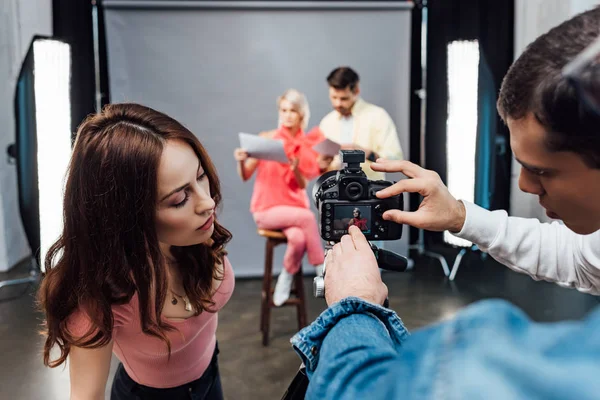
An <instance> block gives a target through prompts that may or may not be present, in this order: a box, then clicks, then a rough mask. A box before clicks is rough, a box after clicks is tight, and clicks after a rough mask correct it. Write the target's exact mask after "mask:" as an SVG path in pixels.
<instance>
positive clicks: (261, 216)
mask: <svg viewBox="0 0 600 400" xmlns="http://www.w3.org/2000/svg"><path fill="white" fill-rule="evenodd" d="M253 217H254V221H255V222H256V225H257V226H258V227H259V228H260V229H269V230H281V231H283V233H284V234H285V237H286V238H287V241H288V242H287V248H286V251H285V256H284V257H283V267H284V268H285V269H286V270H287V271H288V272H289V273H290V274H295V273H296V272H298V270H299V269H300V264H301V262H302V257H304V252H305V251H306V253H307V255H308V261H309V262H310V263H311V264H312V265H315V266H316V265H319V264H322V263H323V261H324V259H325V256H324V249H323V246H322V245H321V238H320V237H319V228H318V227H317V220H316V218H315V216H314V214H313V213H312V211H311V210H309V209H306V208H301V207H292V206H276V207H271V208H269V209H267V210H264V211H259V212H255V213H254V214H253Z"/></svg>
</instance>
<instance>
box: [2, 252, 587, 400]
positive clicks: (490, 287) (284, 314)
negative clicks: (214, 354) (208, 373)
mask: <svg viewBox="0 0 600 400" xmlns="http://www.w3.org/2000/svg"><path fill="white" fill-rule="evenodd" d="M444 251H445V252H447V253H448V260H449V261H452V260H453V256H454V255H455V251H454V250H453V249H445V250H444ZM23 272H26V269H24V268H15V269H14V270H13V271H11V272H9V273H5V274H0V280H2V279H7V278H9V277H11V276H15V275H19V274H23ZM383 278H384V281H385V282H386V284H387V285H388V288H389V293H390V305H391V307H392V308H393V309H394V310H396V311H397V312H398V314H399V315H400V317H401V318H402V320H403V321H404V323H405V324H406V326H407V327H408V328H409V329H411V330H415V329H418V328H420V327H423V326H425V325H428V324H431V323H434V322H437V321H441V320H444V319H446V318H451V317H452V316H453V315H454V314H455V313H456V312H458V311H459V310H460V309H461V308H463V307H465V306H466V305H468V304H469V303H472V302H474V301H477V300H480V299H486V298H503V299H507V300H509V301H511V302H513V303H514V304H516V305H517V306H519V307H521V308H522V309H523V310H524V311H525V312H526V313H528V314H529V315H530V316H531V318H533V319H535V320H538V321H558V320H563V319H575V318H581V317H582V316H584V315H585V314H586V313H587V312H588V311H589V310H590V309H592V308H593V307H595V306H596V305H597V304H598V300H597V299H596V298H595V297H593V296H589V295H584V294H581V293H578V292H577V291H575V290H571V289H563V288H559V287H557V286H556V285H553V284H550V283H545V282H535V281H533V280H532V279H530V278H529V277H527V276H524V275H520V274H517V273H515V272H512V271H510V270H508V269H507V268H505V267H502V266H501V265H499V264H498V263H496V262H495V261H494V260H492V259H490V258H487V259H485V260H482V259H481V257H480V255H479V254H471V255H469V256H467V257H465V258H464V259H463V264H462V266H461V268H460V270H459V272H458V275H457V277H456V280H455V281H454V282H449V281H448V280H447V278H445V277H444V275H443V273H442V269H441V267H440V265H439V262H437V261H434V260H430V259H427V258H415V268H414V269H413V270H412V271H411V272H408V273H390V272H386V273H384V274H383ZM305 279H306V283H305V285H306V289H307V290H308V289H309V288H311V287H312V284H311V281H312V277H306V278H305ZM24 290H26V291H25V293H24V294H23V295H20V294H21V293H23V291H24ZM260 290H261V281H260V280H258V279H246V280H242V279H240V280H238V281H237V283H236V290H235V293H234V295H233V297H232V299H231V301H230V302H229V303H228V304H227V306H226V307H225V308H224V309H223V310H222V311H221V312H220V314H219V329H218V333H217V337H218V340H219V347H220V349H221V354H220V359H219V364H220V370H221V376H222V381H223V389H224V392H225V397H226V398H227V399H260V400H268V399H280V398H281V396H282V395H283V393H284V392H285V390H286V388H287V386H288V385H289V383H290V382H291V380H292V378H293V377H294V375H295V373H296V371H297V369H298V367H299V365H300V360H299V358H298V357H297V355H296V354H295V352H294V351H293V350H292V348H291V346H290V343H289V339H290V337H291V336H292V335H293V334H294V333H295V331H296V315H295V311H294V309H293V308H283V309H276V310H274V311H273V313H272V322H271V343H270V345H269V346H268V347H263V346H262V344H261V334H260V332H259V329H258V328H259V314H260ZM34 292H35V288H34V287H30V288H24V287H20V288H16V287H11V288H3V289H2V290H0V354H1V355H2V361H1V362H0V399H2V400H9V399H10V400H13V399H18V400H21V399H23V400H38V399H40V400H41V399H44V400H59V399H61V400H63V399H68V397H69V373H68V368H65V367H59V368H56V369H49V368H46V367H44V366H43V364H42V358H41V345H42V341H43V340H42V337H41V336H40V335H39V334H38V332H39V329H40V324H41V322H42V316H41V314H40V313H39V312H37V311H36V310H35V304H34V300H33V294H34ZM308 298H309V301H308V317H309V320H310V321H312V320H314V319H315V318H316V317H317V316H318V315H319V313H320V312H321V311H322V310H324V309H325V302H324V301H323V300H320V299H315V298H313V297H312V296H309V297H308ZM116 366H117V361H116V359H114V357H113V362H112V366H111V378H110V381H109V385H108V386H107V396H106V398H107V399H108V398H109V396H108V392H109V388H110V383H111V382H112V375H113V373H114V371H115V369H116Z"/></svg>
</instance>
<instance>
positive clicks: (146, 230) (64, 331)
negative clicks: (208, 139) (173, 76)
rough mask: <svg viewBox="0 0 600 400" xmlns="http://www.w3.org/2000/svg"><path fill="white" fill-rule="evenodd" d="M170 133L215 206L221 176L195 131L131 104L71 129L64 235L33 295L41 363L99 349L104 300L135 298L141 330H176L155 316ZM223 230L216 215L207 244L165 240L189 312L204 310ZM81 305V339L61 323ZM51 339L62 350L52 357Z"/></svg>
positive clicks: (109, 319) (108, 321) (162, 289)
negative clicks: (163, 166) (194, 164)
mask: <svg viewBox="0 0 600 400" xmlns="http://www.w3.org/2000/svg"><path fill="white" fill-rule="evenodd" d="M168 140H180V141H182V142H185V143H187V144H188V145H190V147H191V148H192V149H193V150H194V152H195V153H196V155H197V156H198V158H199V160H200V163H201V165H202V167H203V168H204V171H205V172H206V174H207V177H208V180H209V184H210V192H211V195H212V196H213V199H214V201H215V203H216V205H217V206H218V205H219V203H220V201H221V192H220V185H219V179H218V177H217V173H216V171H215V167H214V166H213V164H212V162H211V160H210V157H209V156H208V154H207V153H206V150H205V149H204V148H203V147H202V145H201V144H200V142H199V141H198V139H197V138H196V137H195V136H194V135H193V134H192V133H191V132H190V131H189V130H188V129H186V128H185V127H184V126H182V125H181V124H180V123H179V122H177V121H175V120H174V119H173V118H171V117H169V116H167V115H165V114H163V113H160V112H158V111H155V110H153V109H151V108H148V107H144V106H141V105H138V104H113V105H109V106H107V107H106V108H104V110H103V111H102V113H100V114H97V115H91V116H89V117H88V118H87V119H86V120H85V121H84V122H83V123H82V124H81V126H80V127H79V130H78V132H77V139H76V142H75V147H74V149H73V155H72V157H71V162H70V165H69V170H68V175H67V182H66V188H65V196H64V228H63V232H62V235H61V236H60V238H59V239H58V241H57V242H56V243H54V245H53V246H52V247H51V248H50V250H49V251H48V255H47V257H46V260H45V267H46V275H45V277H44V279H43V280H42V283H41V287H40V290H39V293H38V300H39V303H40V306H41V308H42V310H43V311H44V312H45V314H46V325H45V331H44V333H45V334H46V335H47V338H46V343H45V346H44V364H45V365H48V366H51V367H56V366H58V365H60V364H62V363H63V362H64V361H65V360H66V358H67V356H68V355H69V351H70V348H71V346H78V347H83V348H98V347H101V346H104V345H106V344H108V343H109V341H110V340H111V336H112V331H113V323H114V320H113V314H112V310H111V306H113V305H116V304H124V303H128V302H129V301H130V299H131V298H132V296H133V295H134V293H137V294H138V296H139V313H140V320H141V328H142V331H143V332H144V333H146V334H148V335H151V336H155V337H158V338H160V339H162V340H163V341H164V342H165V343H166V345H167V348H168V350H169V353H170V350H171V346H170V342H169V340H168V338H167V336H166V332H167V331H170V330H174V329H175V328H174V327H173V326H172V325H170V324H167V323H165V322H164V321H163V320H162V319H161V310H162V308H163V305H164V303H165V298H166V294H167V275H166V264H165V260H164V256H163V255H162V253H161V251H160V248H159V242H158V238H157V234H156V222H155V220H156V210H157V202H158V199H157V196H158V193H157V190H158V189H157V169H158V166H159V162H160V158H161V155H162V151H163V148H164V146H165V144H166V142H167V141H168ZM230 239H231V234H230V233H229V231H227V230H226V229H225V228H224V227H222V226H221V225H219V223H218V222H217V221H216V220H215V230H214V233H213V235H212V237H211V243H209V244H198V245H193V246H187V247H172V254H173V255H174V256H175V257H176V258H177V261H178V262H179V264H180V265H182V268H181V270H182V272H183V273H182V275H183V286H184V288H185V291H186V293H187V295H188V297H189V299H190V302H191V303H192V304H193V305H194V307H195V309H196V310H197V313H198V314H199V313H200V312H203V311H208V312H210V311H211V310H210V307H211V306H212V305H214V303H213V302H212V300H211V297H212V293H211V289H212V283H213V279H222V276H220V275H221V274H220V273H219V272H218V269H217V268H216V267H215V264H216V263H217V262H219V261H222V260H223V256H224V255H225V250H224V245H225V243H227V242H228V241H229V240H230ZM78 310H81V311H85V312H86V313H87V315H88V316H89V318H90V320H91V322H92V327H91V328H90V330H89V331H88V332H87V333H86V334H85V335H84V336H83V337H74V336H73V335H72V334H71V333H70V332H69V329H68V323H67V322H68V320H69V317H70V316H71V315H72V314H73V313H74V312H75V311H78ZM54 345H58V347H59V348H60V357H58V359H56V360H54V361H52V360H50V350H51V349H52V348H53V347H54Z"/></svg>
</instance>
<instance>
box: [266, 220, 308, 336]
mask: <svg viewBox="0 0 600 400" xmlns="http://www.w3.org/2000/svg"><path fill="white" fill-rule="evenodd" d="M258 234H259V235H260V236H262V237H264V238H266V239H267V246H266V249H265V272H264V275H263V287H262V299H261V306H260V331H261V332H262V335H263V340H262V342H263V346H268V345H269V325H270V322H271V308H272V307H275V304H273V292H274V288H273V287H272V285H271V283H272V280H273V250H274V249H275V246H277V245H279V244H283V243H287V239H286V237H285V235H284V234H283V232H281V231H269V230H266V229H259V230H258ZM292 295H293V296H295V297H292ZM283 306H296V314H297V317H298V330H300V329H302V328H304V327H305V326H306V320H307V318H306V302H305V297H304V282H303V281H302V266H300V269H299V270H298V272H297V273H296V274H295V275H294V284H293V286H292V291H291V293H290V298H289V299H288V300H287V301H286V302H285V303H283V304H282V305H281V307H283Z"/></svg>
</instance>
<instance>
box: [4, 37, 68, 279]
mask: <svg viewBox="0 0 600 400" xmlns="http://www.w3.org/2000/svg"><path fill="white" fill-rule="evenodd" d="M70 80H71V49H70V46H69V44H67V43H65V42H62V41H59V40H55V39H52V38H48V37H41V36H36V37H34V39H33V40H32V42H31V44H30V46H29V49H28V51H27V55H26V56H25V59H24V61H23V64H22V66H21V70H20V72H19V76H18V78H17V84H16V88H15V98H14V111H15V122H16V132H15V143H14V145H11V146H10V147H9V154H10V155H11V156H12V157H14V159H15V162H16V166H17V186H18V194H19V210H20V214H21V219H22V221H23V227H24V229H25V235H26V236H27V241H28V243H29V246H30V247H31V252H32V255H33V259H34V264H37V265H38V266H39V267H40V269H41V270H42V271H43V270H44V267H43V264H44V258H45V256H46V253H47V251H48V249H49V247H50V246H51V245H52V243H53V242H54V241H55V240H56V239H57V238H58V237H59V235H60V233H61V229H62V224H63V209H62V204H63V192H64V190H63V189H64V183H65V181H64V180H65V174H66V170H67V166H68V163H69V159H70V156H71V102H70ZM19 283H21V282H19ZM2 286H3V285H2V284H0V287H2ZM4 286H6V284H5V285H4Z"/></svg>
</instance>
